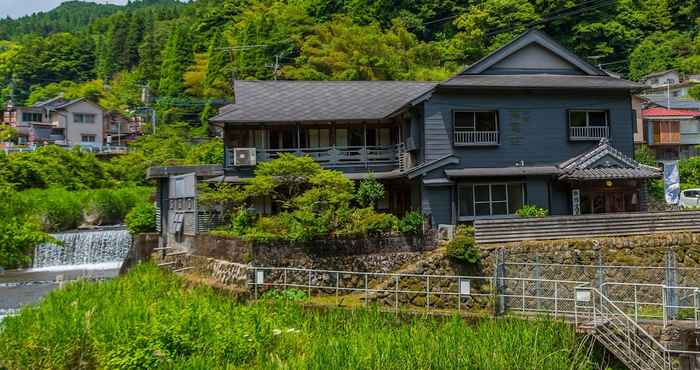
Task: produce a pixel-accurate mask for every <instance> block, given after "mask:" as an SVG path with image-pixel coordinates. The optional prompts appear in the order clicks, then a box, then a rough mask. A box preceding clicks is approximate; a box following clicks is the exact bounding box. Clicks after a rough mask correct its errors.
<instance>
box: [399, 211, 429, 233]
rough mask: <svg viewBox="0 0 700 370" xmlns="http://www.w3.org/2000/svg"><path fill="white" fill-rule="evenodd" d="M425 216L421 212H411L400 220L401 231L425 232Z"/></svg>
mask: <svg viewBox="0 0 700 370" xmlns="http://www.w3.org/2000/svg"><path fill="white" fill-rule="evenodd" d="M424 223H425V218H424V217H423V214H422V213H420V212H416V211H413V212H409V213H408V214H407V215H406V216H404V218H402V219H401V221H399V231H401V232H402V233H403V234H408V235H417V234H421V233H422V232H423V224H424Z"/></svg>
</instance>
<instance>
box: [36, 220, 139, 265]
mask: <svg viewBox="0 0 700 370" xmlns="http://www.w3.org/2000/svg"><path fill="white" fill-rule="evenodd" d="M52 236H53V237H54V238H56V240H58V241H60V244H53V243H47V244H41V245H39V246H37V247H36V249H35V250H34V263H33V265H32V268H33V269H35V270H36V269H51V268H56V269H62V268H70V267H72V266H76V267H77V266H80V267H82V268H83V269H90V266H91V265H92V266H93V268H94V269H104V268H113V266H116V268H119V265H121V263H122V262H123V261H124V259H125V258H126V255H127V254H128V253H129V247H130V245H131V240H132V238H131V235H130V234H129V232H128V231H126V230H123V229H117V230H96V231H77V232H67V233H60V234H53V235H52Z"/></svg>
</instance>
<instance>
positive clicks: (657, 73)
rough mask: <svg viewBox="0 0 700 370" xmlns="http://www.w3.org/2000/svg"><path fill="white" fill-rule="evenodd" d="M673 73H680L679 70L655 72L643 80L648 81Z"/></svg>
mask: <svg viewBox="0 0 700 370" xmlns="http://www.w3.org/2000/svg"><path fill="white" fill-rule="evenodd" d="M671 72H675V73H678V70H677V69H667V70H665V71H659V72H653V73H649V74H648V75H645V76H644V77H642V79H643V80H646V79H648V78H651V77H656V76H663V75H665V74H667V73H671Z"/></svg>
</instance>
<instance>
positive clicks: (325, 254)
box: [172, 235, 437, 272]
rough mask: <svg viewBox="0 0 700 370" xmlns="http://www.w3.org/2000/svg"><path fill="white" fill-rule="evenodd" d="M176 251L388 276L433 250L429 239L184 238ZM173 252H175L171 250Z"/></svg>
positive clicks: (257, 263)
mask: <svg viewBox="0 0 700 370" xmlns="http://www.w3.org/2000/svg"><path fill="white" fill-rule="evenodd" d="M187 238H189V239H188V240H183V241H182V242H181V243H178V248H179V249H177V250H182V251H187V252H188V253H189V254H193V255H197V256H205V257H211V258H215V259H221V260H226V261H231V262H236V263H242V264H251V265H254V266H272V267H297V268H310V269H324V270H346V271H369V272H390V271H395V270H396V269H399V268H400V267H401V266H403V265H406V264H409V263H413V262H416V261H419V260H420V259H422V258H424V255H423V253H424V252H429V251H432V250H435V248H437V244H436V243H435V242H434V241H433V239H432V238H430V239H427V240H422V239H418V238H413V237H405V236H391V237H387V238H375V239H347V240H346V239H329V240H317V241H313V242H309V243H298V244H294V243H290V242H274V243H253V242H247V241H243V240H240V239H237V238H227V237H219V236H212V235H198V236H196V237H186V239H187ZM172 251H175V250H172Z"/></svg>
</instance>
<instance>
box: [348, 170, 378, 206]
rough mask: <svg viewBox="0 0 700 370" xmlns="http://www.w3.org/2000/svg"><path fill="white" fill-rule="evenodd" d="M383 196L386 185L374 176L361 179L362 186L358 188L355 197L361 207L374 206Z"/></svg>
mask: <svg viewBox="0 0 700 370" xmlns="http://www.w3.org/2000/svg"><path fill="white" fill-rule="evenodd" d="M382 198H384V185H383V184H382V183H380V182H379V181H377V180H376V179H375V178H374V177H373V176H370V177H369V178H367V179H364V180H362V181H360V186H359V187H358V188H357V193H356V194H355V199H356V200H357V203H358V204H359V205H360V206H361V207H363V208H366V207H372V208H374V206H375V205H376V204H377V202H378V201H379V200H380V199H382Z"/></svg>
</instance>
